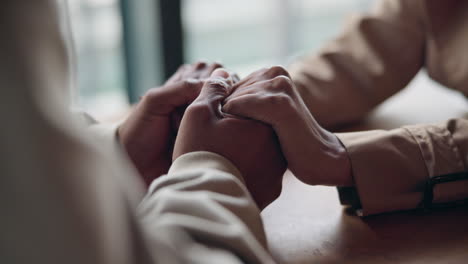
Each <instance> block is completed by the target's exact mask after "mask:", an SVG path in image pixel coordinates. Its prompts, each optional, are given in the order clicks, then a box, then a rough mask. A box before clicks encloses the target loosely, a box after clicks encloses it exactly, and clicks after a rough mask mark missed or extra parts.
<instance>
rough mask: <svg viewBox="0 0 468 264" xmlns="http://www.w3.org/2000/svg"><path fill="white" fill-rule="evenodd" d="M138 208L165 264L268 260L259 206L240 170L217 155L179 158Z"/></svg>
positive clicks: (270, 261) (206, 154)
mask: <svg viewBox="0 0 468 264" xmlns="http://www.w3.org/2000/svg"><path fill="white" fill-rule="evenodd" d="M139 213H140V218H141V219H142V220H143V225H144V227H145V230H151V232H147V235H148V237H149V239H150V241H152V240H159V241H160V242H159V243H162V244H163V245H164V247H165V248H166V259H165V260H166V261H165V262H164V263H175V262H177V261H176V260H178V261H181V263H244V262H245V263H273V260H272V259H271V257H270V255H269V253H268V252H267V251H266V238H265V233H264V229H263V223H262V220H261V218H260V210H259V209H258V207H257V206H256V205H255V203H254V202H253V200H252V198H251V196H250V195H249V193H248V191H247V189H246V188H245V186H244V184H243V179H242V176H241V175H240V173H239V171H238V170H237V169H236V168H235V167H234V165H232V163H231V162H229V161H228V160H226V159H225V158H223V157H221V156H219V155H217V154H214V153H209V152H195V153H189V154H185V155H183V156H181V157H179V158H178V159H177V160H176V161H175V162H174V164H173V165H172V167H171V169H170V171H169V174H168V175H166V176H163V177H161V178H159V179H157V180H155V181H154V182H153V184H152V185H151V187H150V191H149V192H148V195H147V197H146V198H145V199H144V201H143V202H142V204H141V205H140V208H139ZM161 238H164V240H162V239H161ZM158 254H160V252H157V251H155V252H154V254H153V256H154V257H155V258H159V257H160V256H158Z"/></svg>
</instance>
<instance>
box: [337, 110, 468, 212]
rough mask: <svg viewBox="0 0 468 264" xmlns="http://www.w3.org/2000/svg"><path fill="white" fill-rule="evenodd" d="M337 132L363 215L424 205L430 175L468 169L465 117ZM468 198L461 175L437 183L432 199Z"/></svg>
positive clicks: (467, 122)
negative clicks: (455, 178) (434, 122)
mask: <svg viewBox="0 0 468 264" xmlns="http://www.w3.org/2000/svg"><path fill="white" fill-rule="evenodd" d="M337 135H338V137H339V138H340V140H341V141H342V143H343V144H344V145H345V147H346V149H347V151H348V154H349V157H350V160H351V166H352V172H353V177H354V182H355V187H356V189H357V194H358V196H359V200H360V206H361V211H360V212H361V214H362V215H370V214H378V213H383V212H388V211H396V210H408V209H414V208H418V207H422V206H423V199H424V193H425V187H426V183H427V182H428V181H429V180H430V179H435V178H439V177H440V178H442V179H443V178H444V177H446V179H448V177H449V175H451V174H455V173H466V171H467V164H468V120H465V119H453V120H449V121H447V122H445V123H440V124H432V125H413V126H406V127H402V128H399V129H395V130H390V131H381V130H376V131H366V132H356V133H343V134H337ZM467 198H468V181H467V180H459V181H454V182H448V183H441V184H438V185H435V187H434V189H433V199H432V202H433V204H434V205H437V204H443V203H447V202H455V201H460V200H463V199H467Z"/></svg>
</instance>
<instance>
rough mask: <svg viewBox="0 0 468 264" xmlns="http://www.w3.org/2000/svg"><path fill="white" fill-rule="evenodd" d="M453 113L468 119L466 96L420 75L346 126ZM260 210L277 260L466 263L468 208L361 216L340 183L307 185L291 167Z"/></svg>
mask: <svg viewBox="0 0 468 264" xmlns="http://www.w3.org/2000/svg"><path fill="white" fill-rule="evenodd" d="M452 117H465V118H468V104H467V101H466V100H465V99H464V98H463V97H462V96H460V95H459V94H457V93H455V92H452V91H449V90H447V89H444V88H441V87H438V86H437V85H435V84H433V83H431V82H430V81H429V80H428V79H427V78H426V77H424V76H422V75H420V76H418V77H417V78H416V80H415V81H414V83H413V84H412V85H411V86H410V88H409V89H407V90H405V91H403V92H402V93H400V94H398V95H397V96H395V97H394V98H391V99H390V100H389V101H388V102H386V103H385V104H384V105H382V106H381V107H379V108H378V109H377V110H376V111H375V112H374V113H372V114H371V115H370V117H369V118H368V119H367V120H366V121H365V122H364V123H363V124H360V125H359V126H356V127H353V128H350V129H349V130H365V129H374V128H381V129H391V128H395V127H399V126H401V125H407V124H413V123H427V122H433V121H443V120H446V119H448V118H452ZM311 162H313V161H311ZM262 215H263V218H264V223H265V228H266V232H267V237H268V240H269V245H270V249H271V251H272V253H273V255H274V256H275V258H276V259H277V260H278V261H279V262H280V263H424V264H426V263H444V264H448V263H457V264H458V263H468V207H459V208H452V209H443V210H439V211H434V212H430V213H424V212H417V211H413V212H397V213H389V214H384V215H377V216H370V217H366V218H360V217H357V216H355V215H353V213H352V212H350V210H349V209H347V208H345V207H342V206H341V205H340V204H339V202H338V196H337V191H336V189H335V188H332V187H322V186H307V185H305V184H303V183H301V182H299V181H298V180H297V179H296V178H294V176H293V175H292V174H290V173H286V175H285V178H284V189H283V193H282V194H281V196H280V198H279V199H278V200H277V201H275V202H274V203H273V204H271V205H270V206H269V207H268V208H266V209H265V210H264V212H263V214H262Z"/></svg>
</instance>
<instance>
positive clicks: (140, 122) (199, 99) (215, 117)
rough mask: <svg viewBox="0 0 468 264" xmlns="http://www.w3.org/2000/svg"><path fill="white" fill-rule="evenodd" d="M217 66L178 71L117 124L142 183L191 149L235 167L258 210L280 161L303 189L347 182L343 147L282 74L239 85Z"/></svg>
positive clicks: (270, 193)
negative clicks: (217, 157)
mask: <svg viewBox="0 0 468 264" xmlns="http://www.w3.org/2000/svg"><path fill="white" fill-rule="evenodd" d="M220 67H221V65H219V64H211V65H208V64H206V63H197V64H193V65H186V66H183V67H181V68H180V69H179V71H178V72H177V73H176V74H175V75H174V76H173V77H172V78H171V79H170V80H169V81H168V82H167V83H166V84H165V85H163V86H162V87H160V88H155V89H151V90H150V91H149V92H148V93H147V94H146V95H145V96H144V97H143V98H142V100H141V102H140V103H139V104H138V105H137V106H136V108H135V109H134V111H133V112H132V113H131V114H130V116H129V117H128V118H127V120H126V121H125V122H124V123H123V124H122V125H121V126H120V127H119V130H118V134H119V139H120V141H121V143H122V145H123V146H124V147H125V149H126V150H127V153H128V154H129V156H130V158H131V159H132V161H133V162H134V164H135V166H136V167H137V169H138V170H139V172H140V174H141V175H142V176H143V178H144V180H145V181H146V182H147V183H148V184H149V183H150V182H151V181H152V180H154V179H155V178H157V177H159V176H160V175H162V174H165V173H167V171H168V168H169V167H170V165H171V162H172V160H173V159H176V158H177V157H179V156H181V155H183V154H185V153H189V152H193V151H210V152H214V153H217V154H220V155H222V156H224V157H226V158H227V159H228V160H230V161H231V162H232V163H233V164H234V165H236V167H237V168H238V169H239V170H240V171H241V173H242V175H243V178H244V181H245V183H246V187H247V188H248V189H249V191H250V193H251V194H252V197H253V199H254V200H255V201H256V203H257V205H258V206H259V207H260V208H261V209H263V208H264V207H266V206H267V205H268V204H269V203H271V202H272V201H273V200H275V199H276V198H277V197H278V196H279V194H280V192H281V182H282V175H283V174H284V171H285V168H286V161H285V159H286V160H287V166H288V167H289V169H290V170H291V171H292V172H293V173H294V174H295V175H296V177H298V178H299V179H300V180H301V181H303V182H305V183H307V184H325V185H350V184H352V181H351V176H350V168H349V161H348V157H347V155H346V151H345V149H344V147H343V146H342V145H341V143H340V142H339V140H338V138H337V137H336V136H335V135H334V134H332V133H330V132H328V131H326V130H324V129H323V128H321V127H320V126H319V125H318V124H317V122H316V121H315V119H314V118H313V116H312V114H311V113H310V111H309V109H307V107H306V106H305V104H304V102H303V101H302V99H301V98H300V96H299V95H298V93H297V91H296V90H295V87H294V84H293V83H292V81H291V79H290V77H289V74H288V73H287V71H286V70H284V69H283V68H281V67H272V68H269V69H262V70H259V71H256V72H254V73H252V74H251V75H249V76H248V77H247V78H245V79H243V80H241V81H238V79H237V78H236V77H235V76H233V75H231V74H229V73H227V72H226V71H225V70H222V69H219V68H220Z"/></svg>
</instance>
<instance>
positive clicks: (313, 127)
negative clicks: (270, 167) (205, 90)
mask: <svg viewBox="0 0 468 264" xmlns="http://www.w3.org/2000/svg"><path fill="white" fill-rule="evenodd" d="M222 109H223V111H224V112H226V113H228V114H232V115H235V116H240V117H245V118H251V119H254V120H259V121H262V122H265V123H267V124H270V125H271V126H272V127H273V128H274V130H275V131H276V134H277V135H278V138H279V140H280V143H281V148H282V150H283V153H284V155H285V157H286V160H287V162H288V167H289V169H290V170H291V171H292V172H293V173H294V175H295V176H296V177H297V178H298V179H299V180H301V181H302V182H304V183H306V184H311V185H330V186H351V185H353V179H352V175H351V165H350V161H349V158H348V155H347V152H346V149H345V148H344V146H343V145H342V144H341V142H340V141H339V139H338V138H337V137H336V135H334V134H333V133H331V132H329V131H327V130H325V129H323V128H322V127H321V126H320V125H319V124H318V123H317V122H316V120H315V119H314V117H313V116H312V114H311V113H310V111H309V109H308V108H307V107H306V105H305V103H304V101H303V100H302V98H301V97H300V96H299V93H298V92H297V90H296V87H295V86H294V84H293V82H292V80H291V79H290V77H289V74H288V72H287V71H286V70H285V69H284V68H282V67H279V66H275V67H272V68H269V69H262V70H259V71H257V72H254V73H253V74H251V75H250V76H248V77H247V78H245V79H243V80H241V81H240V82H239V83H237V84H236V85H235V87H234V89H233V92H232V94H231V95H230V96H229V97H228V98H227V99H226V100H225V104H224V106H223V108H222Z"/></svg>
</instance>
